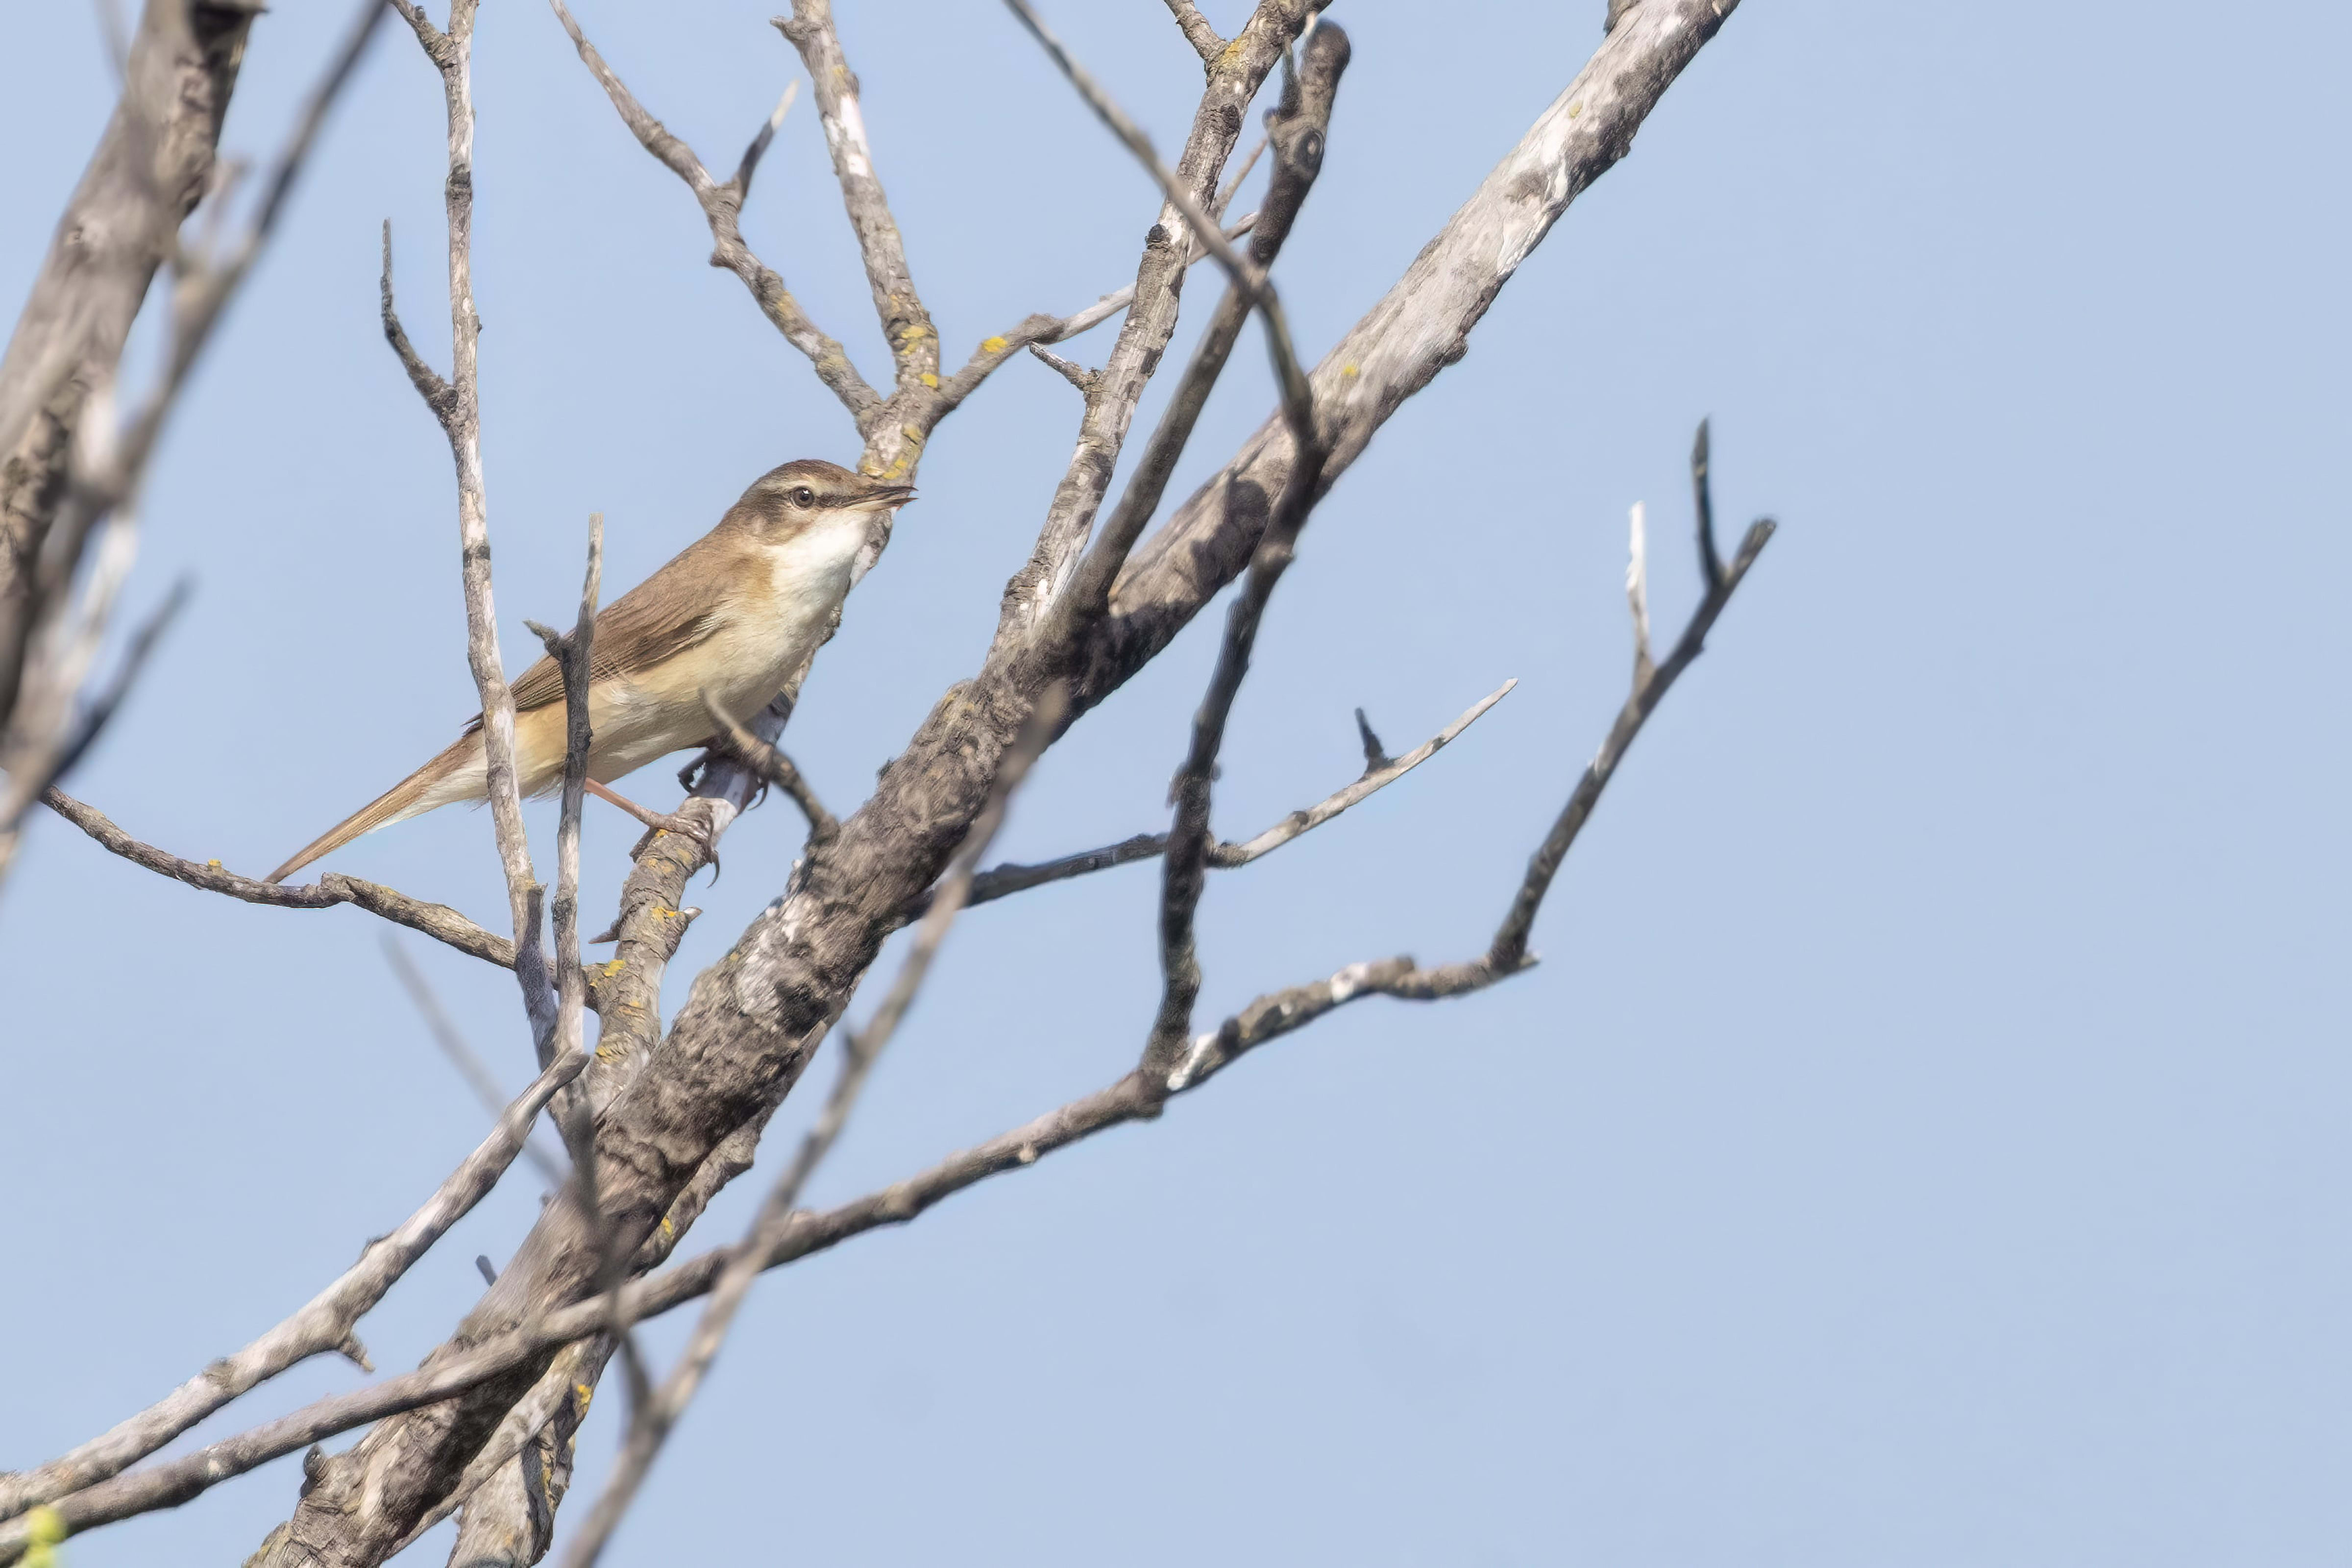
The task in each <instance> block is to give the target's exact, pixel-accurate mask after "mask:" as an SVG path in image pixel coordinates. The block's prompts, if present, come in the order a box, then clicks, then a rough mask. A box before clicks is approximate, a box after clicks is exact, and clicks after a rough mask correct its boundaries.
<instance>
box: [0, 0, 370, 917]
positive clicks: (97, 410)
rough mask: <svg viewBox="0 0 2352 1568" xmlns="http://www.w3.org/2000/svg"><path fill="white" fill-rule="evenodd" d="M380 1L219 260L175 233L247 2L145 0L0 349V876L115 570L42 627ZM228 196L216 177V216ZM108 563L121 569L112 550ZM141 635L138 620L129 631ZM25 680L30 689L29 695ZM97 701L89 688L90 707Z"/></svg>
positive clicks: (137, 476) (66, 716) (55, 749)
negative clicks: (143, 305)
mask: <svg viewBox="0 0 2352 1568" xmlns="http://www.w3.org/2000/svg"><path fill="white" fill-rule="evenodd" d="M382 14H383V12H382V7H381V5H376V4H374V3H373V0H362V5H361V6H360V8H359V10H358V11H357V13H356V14H355V16H354V18H353V21H352V26H351V27H350V29H349V30H348V31H347V32H346V34H345V36H344V38H343V42H342V45H341V47H340V48H339V49H338V50H337V52H336V53H335V55H334V56H333V57H332V58H331V60H330V61H329V64H328V66H327V68H326V70H325V71H324V72H323V73H322V74H321V76H320V79H319V81H318V82H317V84H316V85H314V86H313V88H312V89H311V91H310V96H309V98H308V99H307V100H306V101H305V103H304V105H303V110H302V112H301V114H300V116H299V118H298V120H297V121H296V124H295V128H294V130H293V132H291V133H290V134H289V137H288V139H287V142H286V143H285V145H284V147H283V148H282V149H281V150H280V151H279V153H278V156H277V158H276V160H275V162H274V163H273V164H272V168H271V173H270V175H269V178H268V182H267V184H266V187H265V193H264V195H263V197H262V200H261V203H260V205H259V207H258V208H257V212H256V215H255V216H254V218H253V220H252V222H251V224H250V225H249V226H248V227H247V231H246V233H245V235H244V236H243V237H242V239H241V241H240V242H239V244H238V245H237V246H236V248H235V249H234V250H233V251H232V252H230V253H229V255H228V256H227V257H226V259H217V258H213V257H205V258H191V257H189V256H188V255H187V254H186V253H185V252H184V250H183V249H182V247H180V245H179V242H178V239H177V231H178V228H179V226H180V223H181V220H183V219H184V218H185V217H186V216H187V215H188V212H189V211H190V209H191V208H193V206H194V205H195V203H196V201H197V199H198V196H199V195H200V194H201V193H202V192H203V191H205V189H206V188H207V187H208V186H210V185H211V184H213V179H212V176H213V174H214V171H215V164H214V163H213V145H214V142H215V140H216V138H217V136H218V133H219V129H220V116H221V114H222V113H223V112H225V110H226V103H227V100H228V96H229V91H230V89H231V87H232V86H233V85H234V83H235V80H236V68H237V60H238V58H239V56H240V54H241V53H242V50H243V47H244V38H245V32H246V28H247V25H248V23H249V20H250V16H249V15H248V14H247V13H245V12H243V11H242V10H241V8H237V7H226V6H225V7H213V8H204V7H199V8H197V9H196V10H195V11H189V10H186V9H185V8H183V7H175V6H170V5H153V6H150V7H149V8H148V13H147V16H146V17H145V19H144V20H142V24H141V27H140V34H139V41H138V44H137V46H136V47H135V48H134V50H133V56H134V58H133V59H132V61H131V64H130V66H129V67H128V68H127V70H126V75H125V87H124V92H123V98H122V101H121V104H120V105H119V106H118V108H117V110H116V114H115V120H114V123H113V124H112V125H111V126H110V128H109V131H108V133H107V140H106V141H105V142H101V144H100V149H99V153H98V156H97V157H96V158H95V159H94V160H93V161H92V163H91V166H90V169H89V172H88V173H87V174H85V176H84V178H83V182H82V186H81V188H80V189H79V191H77V192H76V195H75V200H74V205H73V206H72V207H71V208H69V209H68V213H67V216H66V220H65V222H64V223H63V224H62V225H61V226H59V230H58V242H57V245H56V246H55V247H53V248H52V251H51V254H50V258H49V260H48V263H47V266H46V267H45V269H44V271H43V274H42V276H41V277H40V279H37V282H36V284H35V287H34V294H33V298H32V299H31V300H29V301H28V302H27V304H26V310H25V312H24V315H23V316H22V317H21V318H20V319H19V322H18V327H17V331H16V336H15V337H14V338H13V339H12V340H11V342H10V344H9V350H8V355H7V359H6V360H5V362H0V455H5V456H7V457H8V460H7V461H6V462H5V464H0V469H5V476H6V477H5V482H0V768H5V771H6V772H7V773H8V774H9V777H10V780H11V787H10V789H9V790H8V792H7V794H6V797H5V801H0V876H5V873H6V870H7V868H8V864H9V861H10V859H11V858H12V857H13V854H14V849H15V846H16V840H17V837H18V828H19V826H20V823H21V821H22V818H23V816H24V814H25V813H26V811H28V810H30V809H31V806H32V804H33V802H34V801H36V800H37V799H39V798H40V792H41V790H42V789H43V788H45V787H47V784H51V783H53V782H55V781H56V780H57V779H58V778H59V777H62V776H63V774H64V773H65V771H66V769H65V766H63V765H60V763H59V758H60V757H62V756H63V755H64V754H65V753H67V752H73V751H76V750H78V749H79V747H81V746H86V745H87V744H88V742H89V738H90V737H91V736H93V735H94V734H95V733H96V729H95V728H94V727H92V726H90V725H89V724H88V723H87V722H86V721H85V722H84V723H83V724H81V725H79V726H75V724H74V721H73V718H72V705H73V698H74V696H75V694H76V693H77V692H78V691H79V686H80V679H81V671H82V670H83V669H84V668H87V666H88V663H89V658H90V653H91V651H92V650H93V649H94V648H95V647H96V643H97V640H98V638H99V637H100V635H101V634H102V633H103V632H104V630H105V627H106V619H107V612H108V610H109V608H110V604H111V599H112V594H111V588H112V586H113V585H114V584H112V583H109V584H105V587H106V590H107V591H105V592H99V591H98V590H99V589H100V584H99V583H97V582H93V584H92V590H93V592H92V593H91V594H90V595H86V598H85V605H86V612H85V616H84V625H83V626H82V627H81V628H80V633H79V635H78V636H75V637H60V636H58V635H56V634H57V633H58V632H59V631H60V630H61V623H60V617H61V616H63V615H64V613H65V609H66V606H67V605H68V602H69V600H70V598H71V589H72V583H73V579H74V576H75V574H76V572H77V569H78V568H79V565H80V563H81V562H82V559H83V554H84V550H85V547H86V544H87V542H88V540H89V536H90V535H91V533H92V532H93V531H96V530H98V529H99V528H100V526H101V525H104V526H105V528H106V529H107V531H109V532H110V534H120V535H121V537H122V539H123V541H124V543H125V545H126V546H127V544H128V542H129V540H130V539H131V538H132V537H134V536H135V529H134V528H133V525H132V519H133V517H134V516H135V510H136V505H137V500H138V496H139V492H140V489H141V487H142V484H143V482H144V479H145V476H146V470H147V467H148V463H149V460H150V459H151V458H152V456H153V454H154V450H155V446H156V443H157V441H158V439H159V438H160V437H161V435H162V432H163V425H164V423H165V421H166V419H167V418H168V417H169V416H170V414H171V411H172V409H173V406H174V405H176V403H177V401H178V396H179V393H180V390H181V388H182V387H183V386H184V384H185V383H186V381H187V377H188V374H189V373H190V372H191V370H192V369H193V368H194V364H195V362H196V360H197V358H198V357H199V355H200V354H201V353H202V352H203V349H204V346H205V343H206V342H209V341H210V339H211V336H212V332H213V329H214V328H215V325H217V323H218V322H219V320H220V317H221V313H222V311H223V310H224V309H225V308H226V305H227V302H228V300H229V299H230V298H231V296H233V295H234V294H235V293H236V290H237V289H238V287H239V286H240V285H241V284H242V283H243V282H244V280H245V279H246V277H247V274H249V273H250V272H251V270H252V268H253V266H254V263H255V261H256V260H257V258H259V256H260V253H261V250H262V248H263V247H264V246H265V245H266V244H267V243H268V239H269V237H270V236H271V234H272V233H273V231H274V230H275V228H276V226H277V222H278V216H279V215H280V213H281V212H282V211H283V210H284V207H285V205H286V201H287V198H288V197H289V195H290V194H291V193H292V191H293V188H294V186H295V184H296V183H297V181H298V180H299V176H300V174H301V172H302V170H303V168H304V167H305V165H306V163H308V160H309V157H310V150H311V148H312V146H313V144H314V143H315V142H316V141H317V139H318V135H319V132H320V128H321V127H322V126H323V125H324V123H325V121H326V118H327V114H328V111H329V110H330V109H331V107H332V105H333V104H334V102H335V101H336V100H337V99H338V98H339V97H340V96H341V92H342V89H343V87H344V85H345V84H346V83H347V82H348V81H349V79H350V78H351V75H352V71H353V69H354V68H356V67H357V65H358V63H359V60H360V58H361V56H362V54H363V53H364V52H365V51H366V48H367V46H368V44H369V42H370V41H371V39H372V38H373V36H374V31H375V27H376V24H377V22H378V21H379V20H380V19H381V16H382ZM175 182H176V184H175ZM226 200H227V195H226V188H225V186H224V187H223V188H222V189H221V190H220V192H219V194H218V195H216V197H215V201H216V202H217V203H218V204H220V205H218V206H216V207H215V214H216V215H217V213H218V212H219V211H220V210H222V208H223V207H225V206H226ZM125 204H127V205H125ZM118 207H120V208H121V209H122V210H111V209H115V208H118ZM166 256H172V257H176V258H178V263H177V265H178V268H179V278H178V281H177V284H176V286H175V287H174V288H173V292H172V301H171V302H172V321H171V328H170V334H171V335H170V339H169V344H168V349H167V353H166V358H165V362H164V368H163V375H162V377H161V378H160V380H159V382H158V384H157V385H156V387H155V388H154V390H153V391H152V393H151V394H150V395H149V396H148V398H147V400H146V402H145V404H144V405H142V407H141V409H140V410H139V412H138V413H137V414H136V415H135V416H133V417H132V418H131V421H130V423H129V425H128V426H127V427H126V428H125V429H124V430H123V431H121V433H120V435H119V436H118V434H117V432H116V431H115V430H114V429H113V427H112V424H113V418H114V414H113V404H112V394H111V388H112V379H113V375H114V368H115V364H116V362H117V361H118V360H119V359H120V357H121V352H122V345H123V341H124V338H125V336H126V335H127V333H128V331H129V329H130V324H131V318H132V316H134V315H135V314H136V312H137V310H138V308H139V304H140V301H141V300H142V299H143V297H144V296H145V294H146V291H147V289H148V287H149V284H150V282H151V280H152V277H153V274H154V270H155V268H156V266H157V265H158V264H159V262H160V261H161V260H162V259H163V258H165V257H166ZM59 479H62V483H61V484H60V483H58V480H59ZM119 570H120V572H127V570H128V559H127V552H126V555H125V558H124V559H123V560H122V562H121V565H120V569H119ZM118 580H119V575H118ZM45 632H46V633H48V634H50V635H48V636H47V637H44V634H45ZM45 641H46V642H47V646H48V648H49V653H48V655H47V657H46V658H43V659H42V660H41V661H40V663H41V666H42V668H33V667H32V666H31V665H30V664H29V663H28V660H30V659H31V658H32V656H33V655H34V654H35V652H36V650H37V648H38V647H41V646H42V644H43V643H44V642H45ZM148 642H152V633H151V634H149V635H147V636H145V637H142V646H144V644H145V643H148ZM28 692H29V693H33V694H37V699H38V700H37V701H35V702H32V703H30V704H27V702H26V696H27V695H28ZM120 695H121V693H120V691H119V690H118V691H117V692H116V694H115V700H117V701H119V700H120ZM110 710H111V705H110V704H109V703H105V702H103V701H102V702H101V703H100V705H99V706H98V707H96V708H94V709H93V710H91V711H92V714H93V715H100V714H103V713H105V712H108V711H110ZM27 719H35V720H36V721H35V722H32V723H29V724H28V723H27V722H26V720H27ZM100 721H101V722H102V719H101V720H100ZM77 729H78V731H79V739H78V740H77V739H75V738H74V733H75V731H76V730H77Z"/></svg>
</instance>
